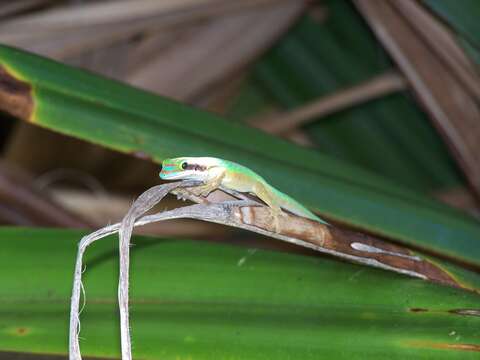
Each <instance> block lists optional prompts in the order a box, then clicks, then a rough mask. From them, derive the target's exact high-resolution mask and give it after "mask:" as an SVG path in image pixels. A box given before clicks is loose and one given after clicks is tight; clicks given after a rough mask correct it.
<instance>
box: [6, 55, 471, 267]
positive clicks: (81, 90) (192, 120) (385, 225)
mask: <svg viewBox="0 0 480 360" xmlns="http://www.w3.org/2000/svg"><path fill="white" fill-rule="evenodd" d="M0 65H1V66H3V67H4V68H5V69H6V71H7V72H9V73H10V75H11V76H13V77H15V78H17V79H22V80H23V81H25V82H26V84H27V85H31V86H32V92H31V95H32V98H33V103H34V105H35V107H34V111H33V113H32V114H31V115H30V116H29V119H30V121H32V122H33V123H35V124H37V125H40V126H44V127H47V128H49V129H53V130H55V131H59V132H62V133H65V134H68V135H72V136H75V137H79V138H82V139H85V140H88V141H92V142H94V143H98V144H101V145H104V146H107V147H110V148H113V149H116V150H119V151H123V152H127V153H141V154H142V155H144V156H145V155H147V156H150V157H151V158H152V159H153V160H154V161H157V162H159V161H161V160H162V159H163V158H165V157H170V156H182V155H184V156H202V155H206V156H216V157H221V158H226V159H229V160H233V161H237V162H239V163H241V164H244V165H246V166H248V167H250V168H252V169H253V170H255V171H257V172H258V173H260V174H262V175H263V176H264V177H265V178H266V179H267V180H268V181H269V182H271V183H272V184H273V185H274V186H276V187H278V188H279V189H280V190H282V191H284V192H286V193H288V194H291V195H292V196H293V197H294V198H297V199H298V200H299V201H301V202H303V203H305V204H306V205H307V206H310V207H312V208H313V209H315V210H317V211H319V212H320V213H321V214H324V215H326V216H327V217H328V218H330V219H334V220H337V221H340V222H344V223H347V224H350V225H354V226H358V227H361V228H364V229H367V230H369V231H372V232H375V233H378V234H382V235H385V236H387V237H390V238H393V239H397V240H399V241H402V242H404V243H407V244H411V245H414V246H417V247H420V248H425V249H429V250H432V251H435V252H436V253H439V254H443V255H445V256H449V257H454V258H456V259H459V260H461V261H465V262H469V263H471V264H477V265H480V247H479V246H476V244H475V240H476V239H478V238H479V237H480V226H479V223H478V222H477V221H475V220H473V219H471V218H469V217H467V216H465V215H464V214H462V213H460V212H458V211H455V210H453V209H451V208H449V207H447V206H444V205H441V204H439V203H438V202H436V201H433V200H431V199H429V198H427V197H424V196H423V195H421V194H419V193H416V192H413V191H410V190H408V189H405V188H403V187H401V186H398V185H396V184H395V183H392V182H389V181H386V180H384V179H383V178H380V177H378V176H375V175H373V174H371V173H369V172H368V171H364V170H362V169H360V168H357V167H354V166H351V165H348V164H346V163H343V162H341V161H339V160H335V159H333V158H330V157H327V156H324V155H322V154H319V153H316V152H313V151H310V150H307V149H303V148H300V147H298V146H295V145H293V144H289V143H286V142H285V141H282V140H280V139H277V138H274V137H272V136H269V135H267V134H264V133H261V132H260V131H258V130H255V129H251V128H248V127H245V126H242V125H240V124H237V123H232V122H226V121H223V120H222V119H221V118H219V117H217V116H214V115H212V114H209V113H206V112H203V111H200V110H197V109H193V108H190V107H188V106H186V105H183V104H179V103H176V102H173V101H170V100H168V99H165V98H162V97H159V96H155V95H153V94H150V93H147V92H143V91H140V90H138V89H134V88H132V87H129V86H126V85H123V84H121V83H118V82H115V81H112V80H108V79H105V78H103V77H100V76H96V75H93V74H90V73H87V72H84V71H80V70H77V69H73V68H71V67H68V66H65V65H61V64H59V63H56V62H53V61H50V60H47V59H44V58H41V57H38V56H35V55H32V54H28V53H25V52H23V51H20V50H15V49H12V48H9V47H0ZM0 85H1V84H0ZM0 90H2V89H1V88H0ZM3 91H8V87H7V89H3ZM152 176H154V175H153V174H152Z"/></svg>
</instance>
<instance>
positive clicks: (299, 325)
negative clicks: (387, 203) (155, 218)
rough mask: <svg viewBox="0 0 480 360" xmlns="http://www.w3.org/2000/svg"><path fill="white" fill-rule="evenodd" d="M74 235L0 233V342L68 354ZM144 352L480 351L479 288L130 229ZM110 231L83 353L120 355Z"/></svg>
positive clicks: (134, 311) (377, 354) (96, 252)
mask: <svg viewBox="0 0 480 360" xmlns="http://www.w3.org/2000/svg"><path fill="white" fill-rule="evenodd" d="M79 238H80V233H79V232H74V231H60V230H31V229H30V230H27V229H20V228H10V229H8V228H7V229H5V228H4V229H1V230H0V241H1V244H2V246H1V248H0V249H1V250H0V273H1V274H2V277H1V280H2V281H1V282H2V286H1V287H0V350H1V351H23V352H32V353H38V354H39V353H46V354H65V353H66V349H67V333H68V331H67V330H68V329H67V326H68V308H69V299H70V291H71V281H72V271H73V265H74V260H75V255H76V243H77V241H78V240H79ZM133 243H134V244H135V246H134V247H133V248H132V268H131V272H132V278H131V284H132V294H131V307H130V308H131V326H132V334H133V343H134V347H133V350H134V356H135V358H141V359H164V360H168V359H172V360H174V359H208V360H210V359H249V360H254V359H279V360H281V359H319V358H331V359H385V358H388V359H407V358H415V359H427V358H428V359H433V358H434V359H476V358H478V352H479V351H480V317H479V316H478V314H479V311H480V310H479V308H478V304H479V297H478V295H475V294H474V293H470V292H465V291H461V290H456V289H452V288H448V287H442V286H438V285H434V284H430V283H427V282H424V281H421V280H413V279H410V278H407V277H404V276H401V275H396V274H393V273H389V272H386V271H381V270H375V269H370V268H365V267H362V266H357V265H351V264H346V263H341V262H337V261H333V260H331V259H326V258H323V257H319V256H318V257H317V256H299V255H291V254H284V253H274V252H271V251H265V250H256V251H255V250H252V249H246V248H242V247H233V246H226V245H220V244H208V243H205V242H193V241H175V240H155V239H148V238H135V239H134V241H133ZM116 244H117V243H116V238H115V237H110V238H108V239H104V240H102V241H99V242H97V243H95V244H94V245H93V246H92V247H90V248H89V249H88V250H87V258H88V260H87V264H86V272H85V273H84V277H85V278H84V285H85V290H86V298H87V303H86V307H85V309H84V310H83V313H82V315H81V320H82V328H81V338H82V340H81V346H82V349H83V354H84V355H91V356H100V357H102V358H103V357H118V356H119V343H118V337H119V336H118V317H117V305H116V299H117V295H116V284H117V271H118V259H117V252H116V248H117V246H116Z"/></svg>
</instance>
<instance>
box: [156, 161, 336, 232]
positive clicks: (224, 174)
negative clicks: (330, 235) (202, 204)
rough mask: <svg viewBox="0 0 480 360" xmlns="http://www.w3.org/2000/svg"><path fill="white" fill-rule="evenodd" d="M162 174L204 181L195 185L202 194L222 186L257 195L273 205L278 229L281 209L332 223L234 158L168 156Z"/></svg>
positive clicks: (275, 224) (181, 178) (270, 206)
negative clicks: (231, 159)
mask: <svg viewBox="0 0 480 360" xmlns="http://www.w3.org/2000/svg"><path fill="white" fill-rule="evenodd" d="M160 178H161V179H163V180H199V181H202V182H203V184H202V185H199V186H197V187H195V192H196V193H197V194H198V195H201V196H207V195H208V194H209V193H210V192H212V191H213V190H216V189H221V188H225V189H229V190H233V191H237V192H240V193H249V194H251V195H255V196H256V197H258V198H259V199H260V200H262V201H263V202H264V203H265V204H267V206H268V207H269V208H270V211H271V214H272V217H273V219H274V226H275V229H278V224H279V220H278V219H279V216H280V214H281V212H282V209H283V210H287V211H288V212H291V213H293V214H295V215H297V216H301V217H305V218H308V219H311V220H315V221H318V222H319V223H322V224H325V225H330V224H329V223H328V222H326V221H324V220H322V219H321V218H319V217H318V216H317V215H315V214H314V213H313V212H311V211H310V210H308V209H307V208H306V207H305V206H303V205H302V204H300V203H299V202H298V201H296V200H294V199H293V198H291V197H290V196H288V195H287V194H285V193H283V192H281V191H280V190H277V189H276V188H274V187H273V186H272V185H270V184H269V183H268V182H267V181H266V180H265V179H264V178H262V177H261V176H260V175H258V174H257V173H255V172H254V171H252V170H250V169H249V168H247V167H245V166H243V165H240V164H237V163H235V162H233V161H228V160H223V159H219V158H214V157H178V158H173V159H165V160H164V161H163V163H162V169H161V171H160Z"/></svg>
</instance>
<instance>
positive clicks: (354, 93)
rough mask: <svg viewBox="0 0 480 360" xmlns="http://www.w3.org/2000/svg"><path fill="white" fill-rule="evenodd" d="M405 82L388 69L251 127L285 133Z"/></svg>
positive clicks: (388, 91)
mask: <svg viewBox="0 0 480 360" xmlns="http://www.w3.org/2000/svg"><path fill="white" fill-rule="evenodd" d="M405 88H406V82H405V80H404V78H403V76H401V75H400V74H397V73H394V72H388V73H385V74H381V75H379V76H376V77H374V78H372V79H370V80H368V81H366V82H364V83H362V84H359V85H356V86H352V87H350V88H348V89H344V90H340V91H337V92H335V93H333V94H331V95H327V96H324V97H321V98H319V99H317V100H315V101H312V102H310V103H308V104H306V105H303V106H301V107H299V108H297V109H294V110H292V111H289V112H287V113H283V114H276V115H269V116H267V117H265V118H261V119H257V118H254V119H251V120H250V121H249V122H250V124H251V125H252V126H254V127H257V128H260V129H262V130H265V131H266V132H269V133H273V134H285V133H287V132H290V131H291V130H293V129H295V128H296V127H299V126H302V125H305V124H308V123H310V122H312V121H314V120H316V119H318V118H319V117H322V116H326V115H329V114H331V113H334V112H337V111H341V110H343V109H346V108H349V107H351V106H355V105H357V104H360V103H363V102H366V101H369V100H372V99H375V98H378V97H381V96H384V95H386V94H390V93H392V92H396V91H400V90H403V89H405Z"/></svg>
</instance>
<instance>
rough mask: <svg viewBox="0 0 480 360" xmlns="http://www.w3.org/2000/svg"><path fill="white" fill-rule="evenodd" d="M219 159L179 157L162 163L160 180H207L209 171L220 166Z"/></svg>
mask: <svg viewBox="0 0 480 360" xmlns="http://www.w3.org/2000/svg"><path fill="white" fill-rule="evenodd" d="M217 160H218V159H215V158H207V157H179V158H173V159H165V160H163V162H162V170H161V171H160V178H161V179H163V180H178V179H192V180H201V181H203V180H205V179H206V177H207V175H208V169H210V168H211V167H213V166H216V165H218V161H217Z"/></svg>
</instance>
